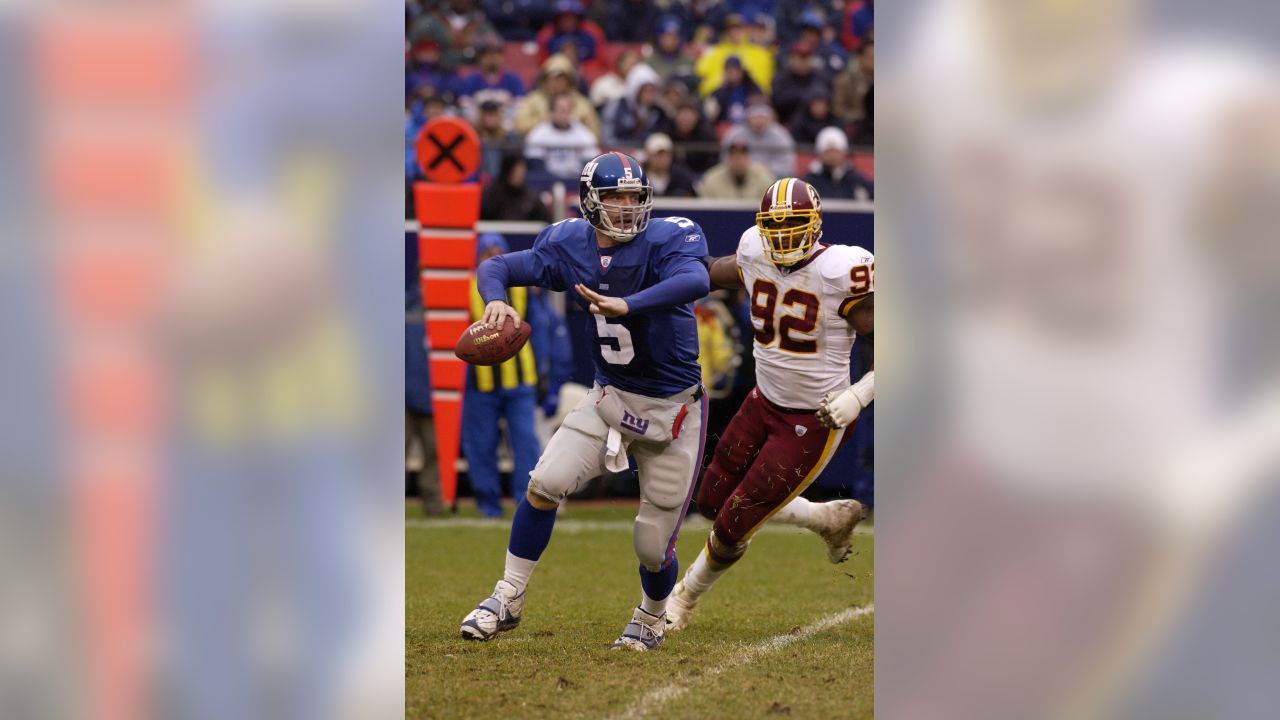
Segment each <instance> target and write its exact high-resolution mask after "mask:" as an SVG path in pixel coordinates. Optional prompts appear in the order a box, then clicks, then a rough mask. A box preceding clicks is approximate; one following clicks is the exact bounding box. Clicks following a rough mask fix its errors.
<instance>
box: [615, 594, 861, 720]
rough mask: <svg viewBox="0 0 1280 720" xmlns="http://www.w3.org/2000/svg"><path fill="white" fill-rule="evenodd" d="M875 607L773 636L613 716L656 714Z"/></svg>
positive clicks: (843, 612) (847, 610) (835, 615)
mask: <svg viewBox="0 0 1280 720" xmlns="http://www.w3.org/2000/svg"><path fill="white" fill-rule="evenodd" d="M875 607H876V606H875V603H872V604H870V605H863V606H862V607H856V608H852V607H851V608H845V609H844V610H841V611H840V612H838V613H832V614H830V615H827V616H826V617H823V618H821V619H819V620H818V621H816V622H813V623H810V624H808V625H805V626H804V627H802V628H800V629H799V630H796V631H795V632H789V633H786V634H784V635H774V636H773V637H771V638H769V639H768V640H764V641H763V642H758V643H756V644H755V645H748V646H746V647H744V648H742V649H740V650H738V651H737V652H735V653H734V654H733V655H730V656H729V658H728V659H727V660H725V661H724V662H723V663H720V664H719V665H717V666H715V667H713V668H711V669H710V670H705V671H703V673H702V674H701V675H699V676H698V677H696V678H690V679H689V680H688V681H687V682H674V683H672V684H670V685H666V686H663V687H660V688H658V689H657V690H653V691H651V692H648V693H645V694H644V695H643V696H641V698H640V699H639V700H637V701H635V702H634V703H632V704H630V705H628V706H627V708H626V709H625V710H623V711H622V712H620V713H618V714H617V715H614V716H613V717H615V718H637V717H649V716H651V715H654V714H655V713H657V712H658V711H659V710H661V709H662V706H663V705H666V704H667V703H669V702H671V701H672V700H675V699H676V698H678V697H680V696H681V695H684V694H685V693H687V692H689V688H690V687H692V686H693V685H697V684H699V683H702V682H705V681H707V680H711V679H714V678H716V677H719V676H720V675H723V674H724V673H725V672H727V671H729V670H736V669H737V668H740V667H743V666H744V665H749V664H750V663H753V662H755V661H757V660H759V659H761V658H763V657H764V656H766V655H769V654H771V653H774V652H776V651H778V650H781V649H782V648H784V647H786V646H788V645H790V644H791V643H793V642H796V641H797V640H804V639H806V638H808V637H811V636H813V635H816V634H818V633H820V632H822V631H823V630H830V629H831V628H833V627H836V626H837V625H843V624H844V623H847V622H849V621H850V620H854V619H856V618H860V617H862V616H863V615H870V614H871V613H873V612H875Z"/></svg>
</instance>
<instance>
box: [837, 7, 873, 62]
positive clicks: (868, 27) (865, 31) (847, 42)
mask: <svg viewBox="0 0 1280 720" xmlns="http://www.w3.org/2000/svg"><path fill="white" fill-rule="evenodd" d="M875 29H876V3H875V0H854V1H853V2H849V3H846V4H845V7H844V22H843V29H842V32H841V37H840V39H841V43H842V44H843V45H844V47H845V49H846V50H848V51H849V52H853V51H855V50H858V49H859V48H861V47H862V46H863V44H864V43H866V42H869V41H870V40H871V37H872V34H873V33H874V32H875Z"/></svg>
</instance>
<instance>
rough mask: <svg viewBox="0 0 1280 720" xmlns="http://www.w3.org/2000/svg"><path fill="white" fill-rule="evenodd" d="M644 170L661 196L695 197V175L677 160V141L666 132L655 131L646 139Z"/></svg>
mask: <svg viewBox="0 0 1280 720" xmlns="http://www.w3.org/2000/svg"><path fill="white" fill-rule="evenodd" d="M644 157H645V161H644V171H645V174H647V175H648V176H649V184H650V185H652V186H653V192H654V193H655V194H657V195H658V196H659V197H694V196H696V195H697V194H698V193H697V192H696V191H695V190H694V177H693V173H692V172H691V171H690V170H689V168H687V167H685V165H684V164H683V163H679V162H676V160H675V143H673V142H671V138H670V137H668V136H667V135H666V134H665V133H654V134H652V135H650V136H649V139H648V140H645V141H644Z"/></svg>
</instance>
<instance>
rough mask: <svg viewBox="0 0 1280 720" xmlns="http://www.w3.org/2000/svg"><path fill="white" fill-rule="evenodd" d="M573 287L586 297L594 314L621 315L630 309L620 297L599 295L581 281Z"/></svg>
mask: <svg viewBox="0 0 1280 720" xmlns="http://www.w3.org/2000/svg"><path fill="white" fill-rule="evenodd" d="M573 287H574V289H575V290H577V291H578V294H579V295H581V296H582V297H584V298H586V299H587V302H589V303H591V305H590V307H589V308H588V309H589V310H590V311H591V312H593V313H595V314H596V315H603V316H605V317H622V316H623V315H626V314H627V312H628V311H630V309H631V308H629V307H627V301H626V300H623V299H622V298H616V297H607V296H605V295H601V294H600V293H598V292H595V291H594V290H592V289H591V288H589V287H587V286H586V285H583V284H581V283H578V284H577V285H574V286H573Z"/></svg>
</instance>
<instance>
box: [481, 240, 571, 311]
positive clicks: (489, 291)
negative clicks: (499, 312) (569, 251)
mask: <svg viewBox="0 0 1280 720" xmlns="http://www.w3.org/2000/svg"><path fill="white" fill-rule="evenodd" d="M555 227H556V225H550V226H548V227H547V228H546V229H544V230H543V231H542V232H541V233H540V234H539V235H538V239H537V240H535V241H534V242H533V249H532V250H520V251H519V252H512V253H507V254H506V255H499V256H497V257H492V258H489V259H488V260H485V261H484V262H482V263H480V267H479V268H478V269H477V270H476V289H477V290H479V291H480V298H481V299H482V300H484V302H485V304H486V305H488V304H489V303H491V302H493V301H494V300H502V301H504V302H505V301H506V299H507V292H506V289H507V288H509V287H514V286H517V285H524V286H536V287H543V288H550V289H551V290H559V291H561V292H564V290H565V289H566V288H565V283H564V279H563V278H562V277H560V274H559V273H558V272H557V271H556V263H555V262H554V257H553V251H552V247H551V241H550V236H551V234H552V233H553V232H555Z"/></svg>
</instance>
